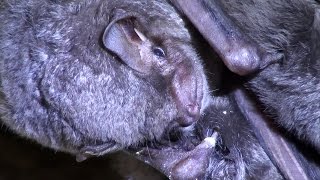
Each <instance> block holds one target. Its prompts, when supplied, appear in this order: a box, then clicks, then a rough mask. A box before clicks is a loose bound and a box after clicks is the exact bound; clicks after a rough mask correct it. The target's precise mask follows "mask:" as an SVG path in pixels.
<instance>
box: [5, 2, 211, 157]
mask: <svg viewBox="0 0 320 180" xmlns="http://www.w3.org/2000/svg"><path fill="white" fill-rule="evenodd" d="M117 9H120V10H122V11H123V10H124V11H126V12H129V13H134V14H137V17H135V18H136V19H137V20H139V21H140V22H141V24H140V26H142V27H141V29H142V32H143V33H144V34H145V36H146V37H147V38H149V41H150V42H151V43H154V44H157V45H159V44H160V45H161V46H163V48H164V49H165V51H166V54H167V56H168V58H167V60H166V61H165V64H164V66H162V69H161V68H159V67H153V68H154V69H153V71H152V73H151V74H147V75H146V74H141V73H139V72H137V71H135V70H133V69H131V68H130V67H128V66H127V65H126V64H125V63H124V62H122V61H121V59H119V58H118V57H117V56H115V54H114V53H111V52H110V51H108V50H107V49H106V48H105V46H104V45H103V44H102V38H103V37H102V36H103V33H104V30H105V29H106V27H107V26H108V24H109V23H110V22H111V21H112V20H113V18H114V16H116V15H115V14H113V13H114V12H115V11H116V10H117ZM159 40H161V41H159ZM150 52H151V50H150ZM150 56H151V55H150ZM167 61H168V62H167ZM159 62H160V61H159ZM161 62H163V61H161ZM168 64H169V65H168ZM180 65H183V68H182V69H179V67H180ZM186 66H187V67H189V68H186ZM177 72H178V73H177ZM179 73H181V74H183V73H185V74H184V76H183V77H180V76H181V74H179ZM203 74H204V73H203V70H202V66H201V62H200V60H199V59H198V58H197V56H196V53H195V51H194V50H193V48H192V46H191V37H190V35H189V32H188V30H187V29H186V28H185V27H184V22H183V21H182V19H181V18H180V17H179V15H178V14H177V13H176V11H175V10H174V8H173V7H172V6H169V4H168V3H167V2H166V1H161V0H157V1H149V0H137V1H125V0H120V1H119V0H117V1H104V0H82V1H76V0H74V1H73V0H65V1H63V0H61V1H60V0H45V1H38V0H26V1H19V0H5V1H1V2H0V88H1V89H0V92H1V94H0V95H1V96H0V97H1V98H0V115H1V119H2V122H3V123H4V124H5V125H6V126H7V127H9V129H11V130H13V131H14V132H16V133H18V134H20V135H21V136H24V137H27V138H29V139H32V140H35V141H36V142H38V143H40V144H42V145H44V146H47V147H50V148H53V149H55V150H59V151H65V152H69V153H72V154H77V155H78V154H83V153H89V154H91V153H92V154H97V155H101V154H104V153H107V152H110V151H113V150H119V149H123V148H126V147H128V146H131V145H132V146H135V145H138V144H140V143H142V142H144V141H145V140H154V139H158V138H159V137H160V136H161V135H162V134H163V132H164V130H165V128H166V127H167V126H169V124H171V123H173V122H174V120H175V119H177V118H181V117H183V116H184V113H185V112H181V111H179V104H177V102H176V100H175V99H174V98H175V96H177V95H176V94H177V93H181V94H183V93H185V92H184V91H183V92H180V91H178V92H173V91H175V90H172V88H173V89H174V88H179V87H180V86H179V87H174V86H175V85H177V84H175V82H176V81H183V78H188V77H192V78H193V79H192V81H191V82H190V84H188V83H189V81H188V83H185V84H182V85H183V86H181V87H184V88H186V89H195V91H196V93H200V94H203V96H204V98H203V99H204V100H207V99H208V98H206V96H207V93H206V91H207V90H206V88H207V87H206V81H205V78H204V75H203ZM179 77H180V79H179ZM176 79H178V80H176ZM195 79H196V81H194V80H195ZM199 80H200V81H201V82H200V81H199ZM178 85H181V84H178ZM174 93H176V94H174ZM186 93H188V92H186ZM192 93H193V92H192ZM178 96H179V94H178ZM201 98H202V96H201ZM198 100H199V99H198ZM205 104H206V102H205V101H202V100H201V99H200V105H201V106H202V107H205Z"/></svg>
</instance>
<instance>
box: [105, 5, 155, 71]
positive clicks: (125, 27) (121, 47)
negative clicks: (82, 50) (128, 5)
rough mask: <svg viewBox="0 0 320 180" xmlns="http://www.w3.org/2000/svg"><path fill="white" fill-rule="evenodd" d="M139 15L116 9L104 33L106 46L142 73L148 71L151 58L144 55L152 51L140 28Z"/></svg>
mask: <svg viewBox="0 0 320 180" xmlns="http://www.w3.org/2000/svg"><path fill="white" fill-rule="evenodd" d="M138 24H139V23H138V21H137V17H136V15H135V14H134V13H127V12H126V11H124V10H122V9H117V10H115V11H114V16H113V18H112V20H111V22H110V24H109V25H108V26H107V28H106V29H105V31H104V34H103V40H102V41H103V44H104V46H105V47H106V48H107V49H108V50H110V51H111V52H113V53H115V54H116V55H117V56H118V57H119V58H120V59H121V60H122V61H123V62H124V63H125V64H127V65H128V66H129V67H131V68H132V69H134V70H136V71H138V72H140V73H148V72H149V71H150V69H151V60H150V58H146V57H148V56H144V55H145V54H146V53H150V52H151V51H150V47H151V45H150V41H149V40H148V38H147V37H146V36H145V35H144V34H143V33H142V32H143V31H142V30H139V29H138V27H137V26H138Z"/></svg>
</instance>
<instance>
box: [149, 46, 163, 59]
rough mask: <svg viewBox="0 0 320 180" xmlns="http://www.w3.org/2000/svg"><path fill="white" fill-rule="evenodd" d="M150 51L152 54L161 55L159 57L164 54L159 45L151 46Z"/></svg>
mask: <svg viewBox="0 0 320 180" xmlns="http://www.w3.org/2000/svg"><path fill="white" fill-rule="evenodd" d="M152 52H153V54H154V55H156V56H158V57H161V58H164V57H165V56H166V53H165V52H164V50H163V49H161V48H160V47H153V49H152Z"/></svg>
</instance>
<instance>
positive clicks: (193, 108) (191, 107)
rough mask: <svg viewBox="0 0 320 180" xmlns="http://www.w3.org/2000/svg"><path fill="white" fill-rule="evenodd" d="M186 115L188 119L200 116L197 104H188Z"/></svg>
mask: <svg viewBox="0 0 320 180" xmlns="http://www.w3.org/2000/svg"><path fill="white" fill-rule="evenodd" d="M187 113H188V115H189V116H190V117H193V118H198V117H199V116H200V106H199V104H198V103H195V104H188V105H187Z"/></svg>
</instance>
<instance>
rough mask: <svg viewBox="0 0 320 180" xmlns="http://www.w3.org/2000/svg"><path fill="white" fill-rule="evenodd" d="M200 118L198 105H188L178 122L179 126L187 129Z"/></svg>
mask: <svg viewBox="0 0 320 180" xmlns="http://www.w3.org/2000/svg"><path fill="white" fill-rule="evenodd" d="M199 118H200V106H199V104H188V105H187V106H186V110H185V113H184V115H183V116H182V117H181V118H180V119H179V120H178V123H179V125H180V126H183V127H187V126H190V125H192V124H193V123H195V122H196V121H197V120H198V119H199Z"/></svg>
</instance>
